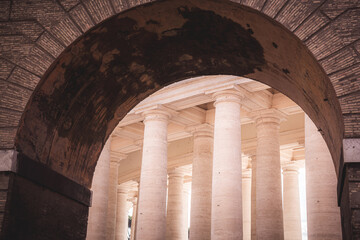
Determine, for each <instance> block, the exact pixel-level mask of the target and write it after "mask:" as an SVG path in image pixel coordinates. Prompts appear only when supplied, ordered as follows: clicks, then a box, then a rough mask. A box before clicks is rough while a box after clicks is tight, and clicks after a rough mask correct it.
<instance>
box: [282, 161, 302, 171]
mask: <svg viewBox="0 0 360 240" xmlns="http://www.w3.org/2000/svg"><path fill="white" fill-rule="evenodd" d="M282 170H283V173H285V172H296V173H298V172H299V166H298V164H297V163H296V162H295V161H290V162H287V163H285V164H283V165H282Z"/></svg>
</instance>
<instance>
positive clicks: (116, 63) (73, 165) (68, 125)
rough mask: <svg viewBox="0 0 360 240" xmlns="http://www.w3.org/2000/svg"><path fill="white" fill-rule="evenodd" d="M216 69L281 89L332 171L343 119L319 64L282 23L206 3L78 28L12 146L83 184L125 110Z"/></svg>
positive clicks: (176, 4)
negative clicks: (318, 140) (312, 129)
mask: <svg viewBox="0 0 360 240" xmlns="http://www.w3.org/2000/svg"><path fill="white" fill-rule="evenodd" d="M217 74H224V75H237V76H244V77H248V78H251V79H254V80H258V81H260V82H263V83H265V84H268V85H269V86H271V87H273V88H275V89H277V90H279V91H280V92H282V93H284V94H286V95H287V96H289V97H290V98H291V99H292V100H294V101H295V102H296V103H297V104H299V105H300V106H301V107H302V108H303V110H304V111H305V112H306V113H307V114H308V115H309V116H310V117H311V118H312V119H313V121H314V122H315V123H316V125H317V126H318V128H319V131H321V132H322V133H323V135H324V138H325V140H326V142H327V144H328V146H329V149H330V151H331V153H332V156H333V159H334V164H335V168H336V169H338V167H339V162H338V161H339V159H340V152H341V146H342V143H341V141H342V137H343V135H344V124H343V120H342V115H341V110H340V105H339V102H338V99H337V98H336V94H335V91H334V87H333V86H332V84H331V82H330V80H329V78H328V77H327V75H326V73H325V72H324V70H323V69H322V67H321V66H320V65H319V63H318V62H317V61H316V59H315V58H314V57H313V56H312V54H311V53H310V52H309V51H308V49H307V48H306V47H305V46H304V45H303V43H302V42H301V41H300V40H299V39H298V38H296V37H295V36H294V35H293V34H292V33H291V32H290V31H288V30H287V29H285V28H284V27H283V26H281V25H279V24H278V23H276V22H274V21H273V20H271V19H270V18H268V17H266V16H265V15H262V14H260V13H259V12H256V11H254V10H252V9H250V8H247V7H244V6H241V5H238V4H235V3H231V2H227V1H215V0H214V1H205V0H196V1H185V0H184V1H182V0H172V1H164V2H156V3H151V4H147V5H143V6H140V7H137V8H135V9H131V10H128V11H126V12H123V13H121V14H119V15H117V16H115V17H113V18H111V19H109V20H107V21H105V22H103V23H101V24H99V25H98V26H96V27H95V28H93V29H91V30H90V31H89V32H87V33H86V34H84V35H83V36H82V37H80V38H79V39H78V40H76V41H75V42H74V43H73V44H72V45H71V46H69V47H68V48H67V49H66V50H65V51H64V52H63V53H62V54H61V55H60V56H59V57H58V58H57V60H56V61H54V63H53V64H52V66H51V67H50V68H49V69H48V71H47V72H46V74H45V75H44V76H43V77H42V79H41V81H40V83H39V84H38V86H37V88H36V90H35V91H34V93H33V95H32V97H31V98H30V101H29V103H28V105H27V107H26V109H25V112H24V114H23V117H22V120H21V122H20V127H19V130H18V134H17V138H16V143H15V145H16V148H17V150H18V151H19V152H20V153H21V154H24V155H26V156H28V157H30V158H32V159H35V160H37V161H39V162H42V163H44V164H46V165H48V166H49V167H50V168H52V169H54V170H55V171H57V172H59V173H61V174H63V175H65V176H67V177H69V178H70V179H73V180H75V181H76V182H78V183H80V184H83V185H85V186H90V185H91V179H92V174H93V171H94V168H95V165H96V161H97V158H98V156H99V154H100V151H101V149H102V147H103V144H104V142H105V140H106V139H107V137H108V136H109V134H110V133H111V132H112V130H113V129H114V127H115V126H116V125H117V123H118V122H119V121H120V120H121V119H122V118H123V117H124V116H125V115H126V113H127V112H128V111H129V110H131V109H132V108H133V107H134V106H135V105H136V104H137V103H139V102H140V101H141V100H142V99H144V98H145V97H147V96H148V95H150V94H151V93H153V92H155V91H156V90H158V89H160V88H161V87H164V86H166V85H168V84H171V83H173V82H176V81H179V80H182V79H186V78H190V77H195V76H200V75H217Z"/></svg>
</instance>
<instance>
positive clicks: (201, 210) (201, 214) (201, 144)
mask: <svg viewBox="0 0 360 240" xmlns="http://www.w3.org/2000/svg"><path fill="white" fill-rule="evenodd" d="M212 134H213V133H212V129H211V128H210V127H207V129H202V130H197V131H196V132H195V133H194V160H193V167H192V183H191V184H192V186H191V210H190V211H191V212H190V216H191V221H190V239H191V240H210V239H211V186H212V184H211V182H212V157H213V155H212V148H213V137H212Z"/></svg>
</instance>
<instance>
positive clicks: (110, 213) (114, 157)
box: [106, 152, 126, 240]
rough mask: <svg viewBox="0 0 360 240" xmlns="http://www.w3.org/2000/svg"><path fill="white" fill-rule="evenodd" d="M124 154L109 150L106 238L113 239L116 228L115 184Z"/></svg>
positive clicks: (116, 183)
mask: <svg viewBox="0 0 360 240" xmlns="http://www.w3.org/2000/svg"><path fill="white" fill-rule="evenodd" d="M125 157H126V155H124V154H120V153H114V152H111V159H110V172H109V186H108V187H109V190H108V191H109V195H108V210H107V221H106V222H107V224H106V226H107V227H106V239H107V240H114V239H115V228H116V205H117V185H118V172H119V163H120V161H121V160H122V159H124V158H125Z"/></svg>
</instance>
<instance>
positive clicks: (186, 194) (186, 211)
mask: <svg viewBox="0 0 360 240" xmlns="http://www.w3.org/2000/svg"><path fill="white" fill-rule="evenodd" d="M190 188H191V182H184V188H183V214H182V215H183V236H184V237H185V238H184V239H186V240H188V239H189V206H190V205H189V194H190Z"/></svg>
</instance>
